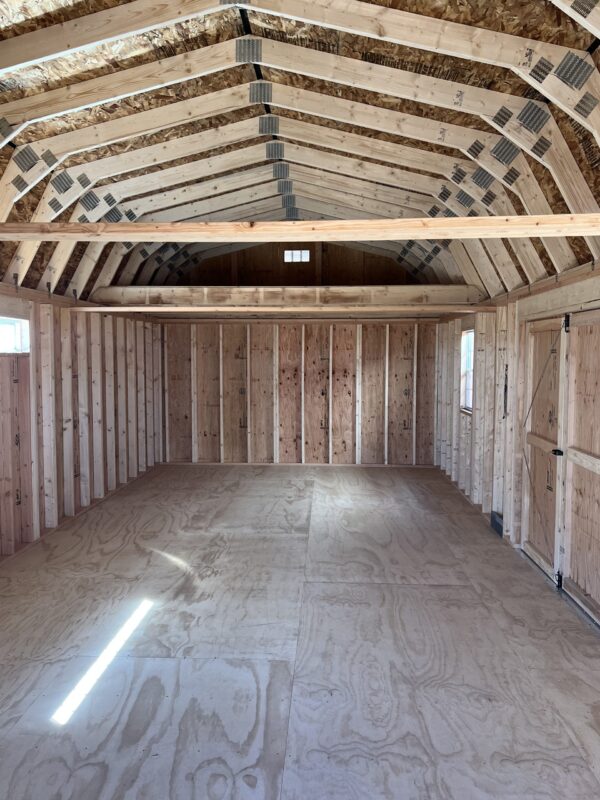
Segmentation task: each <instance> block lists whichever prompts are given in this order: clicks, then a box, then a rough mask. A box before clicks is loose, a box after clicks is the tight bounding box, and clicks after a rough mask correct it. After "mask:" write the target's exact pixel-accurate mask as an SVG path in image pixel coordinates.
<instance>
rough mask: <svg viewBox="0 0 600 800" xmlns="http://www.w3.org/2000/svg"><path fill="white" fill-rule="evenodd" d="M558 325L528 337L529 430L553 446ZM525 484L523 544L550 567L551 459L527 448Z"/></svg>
mask: <svg viewBox="0 0 600 800" xmlns="http://www.w3.org/2000/svg"><path fill="white" fill-rule="evenodd" d="M559 331H560V322H559V323H557V324H556V328H555V329H553V328H550V329H548V330H542V331H536V332H533V333H531V334H530V336H531V338H532V343H531V349H530V353H531V359H532V363H531V368H530V374H531V386H530V400H529V402H528V404H530V405H531V414H530V421H529V429H530V430H531V432H532V433H534V434H536V435H537V436H541V437H543V438H544V439H546V440H548V441H550V442H553V443H556V441H557V434H558V368H559V349H560V340H559ZM529 450H530V457H529V472H528V473H527V470H525V479H526V480H527V481H528V490H529V491H528V498H529V500H528V502H529V518H528V525H527V544H528V545H530V546H531V547H533V548H534V550H535V551H536V552H537V553H539V554H540V555H541V556H542V558H543V559H544V561H545V562H546V563H547V564H549V565H553V564H554V535H555V519H556V488H557V487H556V464H555V456H553V455H552V454H551V453H545V452H543V451H542V450H541V449H539V448H537V447H535V446H531V447H530V448H529Z"/></svg>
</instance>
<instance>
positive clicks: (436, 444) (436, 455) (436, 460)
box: [433, 325, 440, 467]
mask: <svg viewBox="0 0 600 800" xmlns="http://www.w3.org/2000/svg"><path fill="white" fill-rule="evenodd" d="M439 337H440V326H439V325H436V326H435V364H434V367H433V371H434V375H435V382H434V386H433V465H434V466H436V467H437V466H439V464H440V439H439V436H440V429H439V410H438V397H439V390H440V373H439V369H440V352H439V347H440V338H439Z"/></svg>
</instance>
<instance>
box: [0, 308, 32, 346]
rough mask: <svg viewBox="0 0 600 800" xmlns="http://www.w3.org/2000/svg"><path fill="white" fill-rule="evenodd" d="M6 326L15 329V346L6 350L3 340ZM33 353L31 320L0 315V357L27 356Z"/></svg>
mask: <svg viewBox="0 0 600 800" xmlns="http://www.w3.org/2000/svg"><path fill="white" fill-rule="evenodd" d="M4 325H6V327H7V328H10V327H11V325H12V328H13V329H14V333H13V346H12V348H11V349H10V350H9V349H6V347H5V342H4V340H3V335H2V328H3V327H4ZM28 353H31V340H30V329H29V320H28V319H23V318H22V317H12V316H10V315H8V314H0V355H3V356H18V355H27V354H28Z"/></svg>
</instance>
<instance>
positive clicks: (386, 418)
mask: <svg viewBox="0 0 600 800" xmlns="http://www.w3.org/2000/svg"><path fill="white" fill-rule="evenodd" d="M383 358H384V362H385V363H384V365H383V463H384V464H387V463H388V460H389V459H388V456H389V447H390V431H389V427H390V397H389V395H390V326H389V325H386V326H385V345H384V356H383ZM413 388H414V387H413ZM413 430H414V416H413Z"/></svg>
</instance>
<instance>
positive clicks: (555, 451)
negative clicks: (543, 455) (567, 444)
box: [552, 447, 564, 456]
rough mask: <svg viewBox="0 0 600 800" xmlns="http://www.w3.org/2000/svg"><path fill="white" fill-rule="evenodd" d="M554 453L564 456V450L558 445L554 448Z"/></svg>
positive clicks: (554, 454)
mask: <svg viewBox="0 0 600 800" xmlns="http://www.w3.org/2000/svg"><path fill="white" fill-rule="evenodd" d="M552 455H553V456H564V452H563V451H562V450H559V448H558V447H555V448H554V450H553V451H552Z"/></svg>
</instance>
